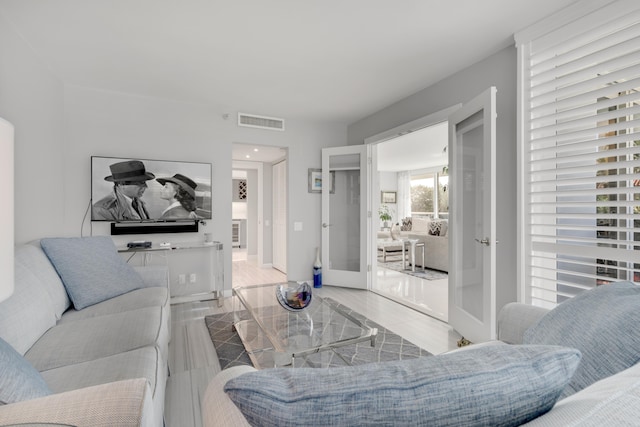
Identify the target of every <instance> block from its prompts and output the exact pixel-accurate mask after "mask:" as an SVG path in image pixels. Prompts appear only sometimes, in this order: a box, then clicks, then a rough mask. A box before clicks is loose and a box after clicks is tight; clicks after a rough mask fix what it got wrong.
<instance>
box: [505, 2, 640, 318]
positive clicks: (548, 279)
mask: <svg viewBox="0 0 640 427" xmlns="http://www.w3.org/2000/svg"><path fill="white" fill-rule="evenodd" d="M596 3H597V2H592V3H589V4H588V7H585V4H580V5H574V6H570V7H569V8H567V9H565V10H564V11H563V13H560V14H558V15H557V16H555V17H552V18H550V19H548V20H546V21H543V22H541V23H540V24H537V25H536V26H534V27H532V28H529V29H527V30H525V31H523V32H522V33H519V34H517V35H516V44H517V46H518V61H519V64H518V67H519V74H520V81H519V91H520V99H521V104H520V112H519V116H520V117H521V121H522V122H521V127H520V132H521V133H520V139H521V141H520V142H521V147H522V150H521V156H522V157H521V159H520V160H521V163H520V164H521V170H520V174H521V187H520V191H521V193H522V195H523V197H522V199H521V202H520V203H521V204H522V209H521V212H522V216H521V218H520V223H521V225H522V227H520V228H521V230H522V235H521V242H522V245H521V249H522V254H521V259H520V271H521V274H520V277H521V278H522V280H523V281H524V283H525V287H524V293H525V302H531V303H532V304H534V305H541V306H546V307H553V306H554V305H556V304H558V303H560V302H562V301H564V300H566V299H567V298H571V297H573V296H575V295H577V294H578V293H580V292H582V291H583V290H585V289H590V288H592V287H595V286H599V285H606V284H608V283H611V282H614V281H621V280H631V281H640V252H638V251H639V250H640V5H637V4H636V3H635V2H631V1H622V0H619V1H610V2H608V4H606V5H602V4H601V3H600V4H596ZM574 7H575V8H577V9H575V10H573V9H572V8H574ZM576 16H581V17H580V18H577V19H576V18H575V17H576Z"/></svg>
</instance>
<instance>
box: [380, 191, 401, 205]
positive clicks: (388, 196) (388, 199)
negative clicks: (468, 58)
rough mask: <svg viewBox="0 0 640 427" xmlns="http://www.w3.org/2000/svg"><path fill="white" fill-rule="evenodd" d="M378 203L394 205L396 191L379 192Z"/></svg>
mask: <svg viewBox="0 0 640 427" xmlns="http://www.w3.org/2000/svg"><path fill="white" fill-rule="evenodd" d="M381 193H382V195H381V197H380V202H382V203H396V194H397V192H396V191H381Z"/></svg>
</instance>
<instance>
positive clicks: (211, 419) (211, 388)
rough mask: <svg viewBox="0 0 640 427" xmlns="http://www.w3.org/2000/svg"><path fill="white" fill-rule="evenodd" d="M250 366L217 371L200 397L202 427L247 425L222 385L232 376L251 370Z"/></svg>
mask: <svg viewBox="0 0 640 427" xmlns="http://www.w3.org/2000/svg"><path fill="white" fill-rule="evenodd" d="M255 370H256V369H255V368H253V367H252V366H247V365H242V366H234V367H232V368H229V369H225V370H224V371H221V372H220V373H218V374H217V375H216V376H215V377H213V379H212V380H211V382H210V383H209V385H208V386H207V390H206V391H205V393H204V397H203V398H202V403H201V406H202V425H203V426H204V427H224V426H229V427H236V426H237V427H248V426H249V423H248V422H247V420H246V418H245V417H244V415H242V412H240V409H238V407H237V406H236V405H235V404H234V403H233V401H232V400H231V399H230V398H229V396H227V393H225V392H224V386H225V384H226V383H227V381H229V380H230V379H232V378H235V377H237V376H240V375H242V374H245V373H247V372H253V371H255Z"/></svg>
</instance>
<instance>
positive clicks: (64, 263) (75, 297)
mask: <svg viewBox="0 0 640 427" xmlns="http://www.w3.org/2000/svg"><path fill="white" fill-rule="evenodd" d="M40 245H41V246H42V249H43V250H44V252H45V253H46V254H47V257H48V258H49V260H50V261H51V264H53V266H54V267H55V269H56V271H57V272H58V275H59V276H60V278H61V279H62V283H63V284H64V287H65V288H66V289H67V293H68V294H69V299H71V301H72V302H73V306H74V307H75V308H76V310H82V309H83V308H85V307H88V306H90V305H93V304H97V303H99V302H102V301H105V300H107V299H110V298H113V297H116V296H118V295H122V294H125V293H127V292H131V291H133V290H135V289H140V288H143V287H144V283H143V282H142V278H141V277H140V275H139V274H138V273H137V272H136V271H135V270H134V269H133V268H132V267H131V266H130V265H129V264H127V263H126V262H125V261H124V260H123V259H122V257H121V256H120V255H119V254H118V250H117V249H116V246H115V245H114V244H113V240H111V238H110V237H107V236H99V237H71V238H51V239H42V240H41V241H40Z"/></svg>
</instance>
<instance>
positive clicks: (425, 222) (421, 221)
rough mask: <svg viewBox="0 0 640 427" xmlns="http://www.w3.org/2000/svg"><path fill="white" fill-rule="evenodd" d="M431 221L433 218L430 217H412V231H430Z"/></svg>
mask: <svg viewBox="0 0 640 427" xmlns="http://www.w3.org/2000/svg"><path fill="white" fill-rule="evenodd" d="M430 222H431V220H430V219H429V218H418V217H413V218H412V219H411V231H414V232H419V233H420V232H422V233H428V232H429V223H430Z"/></svg>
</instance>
